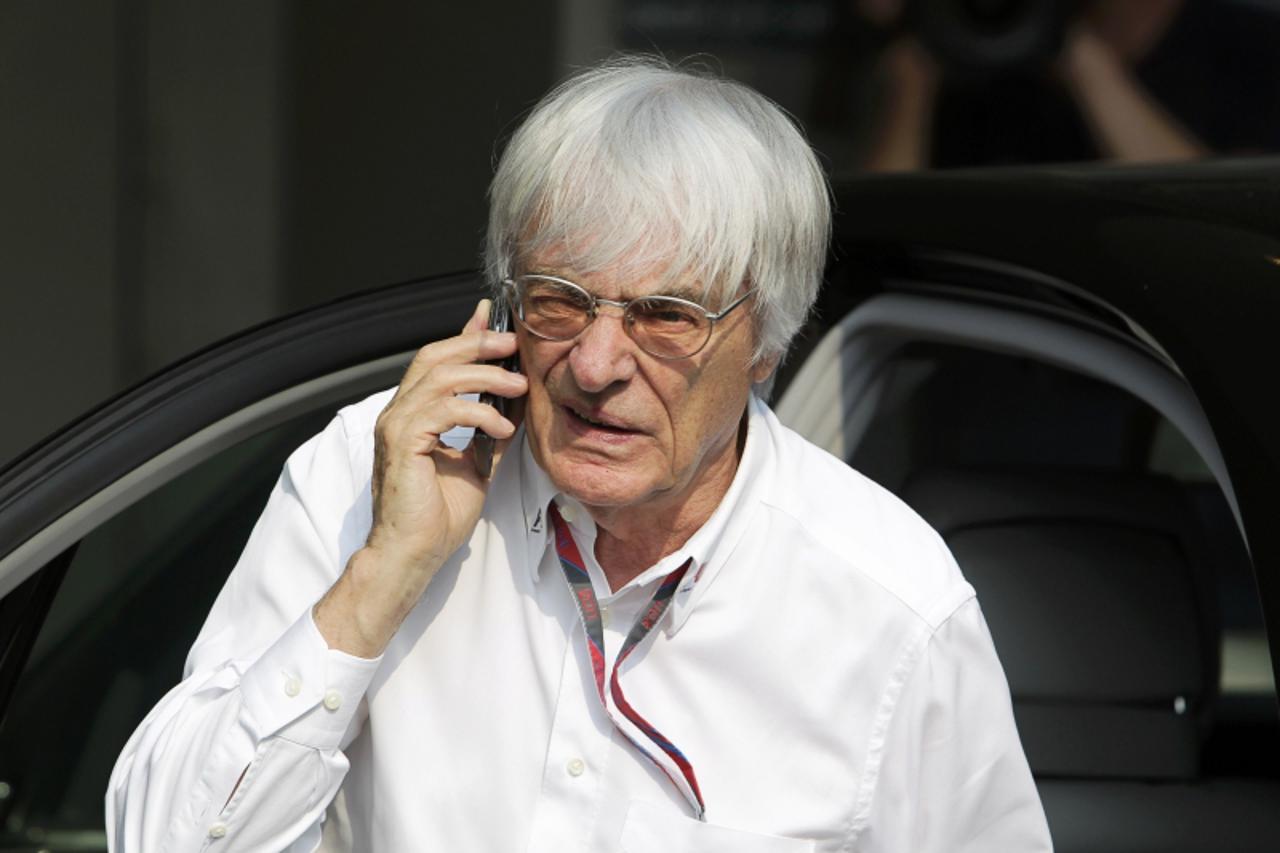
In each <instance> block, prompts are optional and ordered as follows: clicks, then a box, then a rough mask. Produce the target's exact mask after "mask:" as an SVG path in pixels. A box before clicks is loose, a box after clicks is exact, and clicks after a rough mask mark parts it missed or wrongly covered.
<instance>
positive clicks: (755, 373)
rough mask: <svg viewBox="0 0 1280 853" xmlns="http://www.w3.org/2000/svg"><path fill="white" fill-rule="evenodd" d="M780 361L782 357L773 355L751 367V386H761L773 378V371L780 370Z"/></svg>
mask: <svg viewBox="0 0 1280 853" xmlns="http://www.w3.org/2000/svg"><path fill="white" fill-rule="evenodd" d="M780 359H781V356H777V355H773V356H769V357H768V358H766V359H761V360H760V361H758V362H756V363H755V364H753V365H751V384H752V385H759V384H760V383H761V382H763V381H765V380H766V379H768V378H769V377H770V376H772V375H773V371H775V370H777V369H778V361H779V360H780Z"/></svg>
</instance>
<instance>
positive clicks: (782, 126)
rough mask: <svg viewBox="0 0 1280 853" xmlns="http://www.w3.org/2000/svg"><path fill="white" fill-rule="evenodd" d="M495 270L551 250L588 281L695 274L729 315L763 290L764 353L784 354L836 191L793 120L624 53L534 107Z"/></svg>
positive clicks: (816, 277)
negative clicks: (598, 275) (733, 303)
mask: <svg viewBox="0 0 1280 853" xmlns="http://www.w3.org/2000/svg"><path fill="white" fill-rule="evenodd" d="M489 204H490V207H489V231H488V238H487V244H486V249H485V267H486V275H487V276H488V279H489V282H490V284H491V285H493V286H495V287H496V286H497V285H498V284H499V283H500V282H501V281H502V280H503V279H505V278H507V277H509V276H511V275H512V274H514V273H516V272H518V271H519V267H520V262H521V260H524V259H528V258H530V257H532V256H534V255H538V256H544V255H545V253H548V252H549V253H554V255H555V256H556V257H558V258H561V259H563V260H564V262H565V264H566V265H567V266H569V267H570V268H572V269H573V270H575V271H576V272H578V273H580V274H590V273H594V272H598V271H602V270H610V271H615V272H621V273H622V274H626V273H641V272H650V271H654V270H658V271H660V272H661V274H662V275H664V276H669V277H672V278H675V277H680V276H689V277H692V278H693V279H694V280H695V281H697V282H700V283H701V286H702V298H703V300H704V301H706V304H707V307H708V308H709V309H710V310H713V311H714V310H717V309H719V308H720V307H722V306H723V305H725V304H727V303H728V301H729V300H730V299H731V298H732V297H733V295H734V294H735V293H737V292H740V290H741V288H742V287H743V285H744V284H745V285H747V286H750V287H751V288H753V289H754V293H755V297H754V298H753V299H751V300H749V301H748V303H747V304H748V305H751V306H752V310H753V312H754V317H755V323H756V331H757V345H756V351H755V354H754V358H755V359H756V361H760V360H764V359H774V358H781V356H782V355H783V354H784V353H785V352H786V350H787V347H788V345H789V344H790V342H791V339H792V337H794V335H795V333H796V332H797V331H798V330H799V329H800V326H801V325H802V324H803V323H804V320H805V317H806V316H807V315H808V313H809V309H810V308H811V307H812V306H813V302H814V300H815V299H816V297H817V293H818V286H819V284H820V283H821V278H822V269H823V264H824V262H825V260H826V250H827V243H828V240H829V238H830V230H831V202H830V192H829V190H828V187H827V182H826V179H825V177H824V175H823V172H822V169H821V167H820V166H819V165H818V161H817V158H816V157H815V156H814V154H813V151H812V149H810V147H809V144H808V143H807V142H806V141H805V139H804V136H803V135H802V134H801V132H800V131H799V129H798V128H797V127H796V126H795V124H794V123H793V122H792V121H791V120H790V119H789V117H788V116H787V115H786V114H785V113H784V112H783V111H782V109H781V108H780V107H778V106H777V105H776V104H774V103H773V102H772V101H770V100H769V99H767V98H765V97H764V96H763V95H761V94H760V93H758V92H756V91H754V90H753V89H750V88H748V87H746V86H744V85H742V84H740V83H737V82H734V81H732V80H726V79H724V78H721V77H716V76H713V75H711V74H710V73H706V72H702V71H692V70H688V69H684V68H677V67H674V66H672V65H671V64H670V63H669V62H667V61H666V60H664V59H661V58H658V57H651V56H624V57H621V58H616V59H612V60H609V61H607V62H605V63H603V64H601V65H598V66H596V67H593V68H590V69H587V70H586V71H583V72H581V73H579V74H577V75H575V76H573V77H571V78H570V79H569V80H567V81H566V82H564V83H562V84H561V85H560V86H559V87H557V88H556V89H555V90H553V91H552V92H551V93H549V94H548V95H547V96H546V97H544V98H543V99H542V101H541V102H539V103H538V105H537V106H536V107H535V108H534V109H533V112H532V113H531V114H530V115H529V117H528V119H526V120H525V122H524V123H523V125H522V126H521V127H520V128H519V129H518V130H517V131H516V133H515V134H514V136H512V138H511V142H510V143H509V144H508V146H507V149H506V151H505V152H504V153H503V156H502V159H501V161H500V162H499V164H498V168H497V172H496V174H495V175H494V178H493V184H492V186H491V187H490V190H489Z"/></svg>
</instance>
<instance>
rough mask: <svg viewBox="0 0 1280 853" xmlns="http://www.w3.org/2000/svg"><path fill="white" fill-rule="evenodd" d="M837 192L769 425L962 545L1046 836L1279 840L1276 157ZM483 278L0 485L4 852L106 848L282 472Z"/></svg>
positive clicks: (107, 432) (1002, 175)
mask: <svg viewBox="0 0 1280 853" xmlns="http://www.w3.org/2000/svg"><path fill="white" fill-rule="evenodd" d="M836 196H837V208H838V216H837V224H836V240H835V246H834V250H833V256H832V261H831V264H830V266H829V268H828V272H827V286H826V287H825V289H824V291H823V295H822V297H821V300H820V303H819V310H818V311H817V313H816V315H815V317H814V319H813V321H812V322H811V323H810V324H809V326H808V328H807V329H806V330H805V333H804V335H803V336H802V338H801V340H800V342H799V345H798V347H797V349H796V351H795V352H794V353H793V354H792V356H791V358H790V360H789V361H788V363H787V364H786V365H784V368H783V370H782V372H781V375H780V376H779V380H778V383H777V385H776V387H775V389H774V406H775V408H776V409H777V411H778V413H779V415H780V416H781V417H782V419H783V420H784V422H786V423H788V424H790V425H791V426H792V427H793V428H795V429H797V430H799V431H800V432H802V433H803V434H805V435H806V436H808V437H809V438H810V439H811V440H813V441H814V442H815V443H817V444H819V445H821V446H823V447H825V448H826V449H828V450H829V451H831V452H833V453H835V454H837V455H839V456H841V457H842V458H843V459H845V460H847V461H848V462H849V463H850V464H851V465H853V466H855V467H857V468H858V469H859V470H861V471H863V472H864V473H867V474H868V475H870V476H872V477H873V478H875V479H877V480H878V481H880V482H881V483H883V484H884V485H886V486H888V487H889V488H890V489H892V490H894V491H895V492H897V493H898V494H899V495H901V496H902V497H903V498H904V499H906V500H907V501H908V502H909V503H910V504H912V506H914V507H915V508H916V509H917V511H919V512H920V513H921V514H922V515H923V516H924V517H925V518H926V519H928V520H929V521H930V523H932V524H933V525H934V526H935V527H936V528H937V529H938V530H939V531H940V532H942V534H943V535H944V536H945V537H946V539H947V540H948V542H949V544H950V546H951V548H952V549H953V551H954V552H955V554H956V556H957V558H958V559H959V561H960V563H961V566H962V567H963V569H964V571H965V573H966V575H967V576H968V577H969V579H970V580H971V581H972V583H973V584H974V586H975V587H976V588H977V590H978V593H979V598H980V600H981V601H982V603H983V609H984V612H985V613H986V615H987V619H988V622H989V624H990V626H991V630H992V633H993V635H994V637H995V641H996V646H997V649H998V651H999V653H1000V655H1001V658H1002V661H1003V663H1004V665H1005V669H1006V671H1007V673H1008V676H1009V680H1010V684H1011V687H1012V690H1013V697H1014V705H1015V711H1016V714H1017V719H1018V724H1019V730H1020V733H1021V735H1022V738H1023V742H1024V745H1025V747H1026V750H1027V754H1028V757H1029V759H1030V762H1031V765H1032V768H1033V771H1034V772H1035V774H1036V777H1037V780H1038V783H1039V785H1040V790H1041V795H1042V798H1043V800H1044V804H1045V808H1046V811H1047V813H1048V816H1049V821H1050V826H1051V829H1052V831H1053V835H1054V839H1055V843H1056V846H1057V849H1059V850H1061V851H1067V853H1070V852H1071V851H1110V850H1115V851H1142V850H1151V851H1156V850H1160V851H1181V850H1186V851H1191V850H1195V851H1203V850H1215V851H1230V850H1234V851H1263V850H1273V849H1275V845H1276V842H1275V839H1276V838H1280V808H1277V806H1280V716H1278V713H1277V704H1276V691H1275V683H1276V677H1275V674H1276V669H1275V665H1274V664H1275V662H1276V661H1280V639H1278V638H1280V631H1277V630H1276V629H1275V628H1274V627H1273V629H1272V631H1271V633H1270V635H1268V633H1267V631H1266V628H1265V626H1266V625H1267V624H1270V625H1272V626H1276V625H1280V525H1277V524H1276V523H1275V521H1274V518H1275V514H1276V513H1275V507H1276V504H1275V503H1273V502H1272V498H1271V494H1270V492H1271V491H1272V490H1273V489H1275V488H1277V487H1278V486H1280V429H1278V428H1277V427H1278V425H1280V418H1278V417H1277V414H1278V413H1280V412H1278V409H1280V406H1278V405H1277V402H1276V397H1277V394H1276V392H1275V390H1274V389H1275V387H1276V381H1275V379H1274V378H1273V374H1274V372H1275V370H1276V368H1277V366H1280V360H1278V359H1277V358H1276V357H1275V355H1274V354H1272V355H1268V353H1274V351H1275V350H1276V345H1275V340H1276V338H1277V330H1276V324H1277V321H1278V320H1280V162H1277V161H1275V160H1262V161H1254V162H1240V161H1234V162H1232V161H1223V162H1220V163H1206V164H1202V165H1197V166H1192V167H1187V166H1180V167H1177V168H1173V167H1167V168H1161V167H1144V168H1108V169H1099V168H1089V167H1070V168H1065V167H1064V168H1057V169H1034V170H999V171H971V172H944V173H934V174H920V175H914V176H894V177H878V178H860V179H856V180H853V181H849V182H846V183H841V184H839V185H838V186H837V187H836ZM480 292H481V283H480V280H479V277H478V275H477V274H476V273H471V272H468V273H459V274H453V275H444V276H439V277H435V278H430V279H424V280H421V281H414V282H409V283H406V284H402V285H397V286H394V287H389V288H385V289H381V290H376V291H372V292H369V293H365V294H362V295H359V296H355V297H351V298H348V299H344V300H341V301H338V302H334V303H331V304H328V305H324V306H321V307H319V308H315V309H313V310H309V311H306V312H303V313H300V314H295V315H293V316H289V317H285V318H282V319H280V320H277V321H274V322H272V323H268V324H265V325H263V326H259V327H257V328H255V329H251V330H249V331H247V332H245V333H243V334H242V335H239V336H237V337H235V338H232V339H230V340H227V341H224V342H222V343H220V344H217V345H215V346H213V347H210V348H208V349H206V350H204V351H201V352H199V353H197V354H195V355H193V356H191V357H189V358H188V359H186V360H184V361H182V362H180V363H178V364H176V365H174V366H173V367H172V368H170V369H169V370H166V371H164V372H162V373H160V374H157V375H156V376H154V377H152V378H151V379H149V380H147V381H146V382H144V383H142V384H141V385H139V386H137V387H135V388H133V389H131V390H130V391H128V392H126V393H124V394H122V395H120V396H118V397H116V398H115V399H113V400H111V401H109V402H107V403H106V404H104V405H103V406H101V407H100V408H98V409H96V410H95V411H93V412H91V413H90V414H88V415H86V416H84V417H83V418H81V419H79V420H78V421H76V422H74V423H72V424H70V425H69V426H67V427H66V428H65V429H63V430H61V431H60V432H58V433H57V434H55V435H53V436H51V437H50V438H48V439H47V440H46V441H44V442H43V443H41V444H40V445H38V446H37V447H35V448H32V449H31V450H30V451H29V452H27V453H26V454H25V455H23V456H22V457H20V458H19V459H17V460H16V461H15V462H13V463H12V464H10V465H9V466H7V467H6V468H5V469H4V470H3V471H0V596H3V599H2V600H0V643H2V645H0V655H2V657H0V708H3V712H4V714H5V716H4V720H3V723H2V724H0V726H2V727H0V849H30V850H101V849H104V848H105V844H106V842H105V833H104V831H103V827H102V821H103V795H104V792H105V789H106V784H107V778H108V775H109V773H110V770H111V766H112V764H113V762H114V760H115V757H116V755H117V754H118V753H119V751H120V749H121V748H122V746H123V745H124V743H125V741H126V739H127V738H128V736H129V734H130V733H131V732H132V730H133V728H134V727H135V726H136V725H137V724H138V722H139V721H140V719H141V718H142V717H143V715H145V714H146V712H147V711H148V710H149V709H150V708H151V706H152V705H153V704H154V703H155V702H156V701H157V700H158V699H159V698H160V697H161V696H162V695H163V694H164V693H165V691H166V690H168V689H169V688H170V687H171V686H172V685H174V684H175V683H176V682H177V681H178V680H179V678H180V674H181V668H182V662H183V658H184V656H185V654H186V651H187V648H188V646H189V644H190V643H191V641H192V640H193V639H194V637H195V635H196V632H197V630H198V628H199V626H200V623H201V621H202V620H203V618H204V616H205V614H206V612H207V611H208V608H209V606H210V604H211V603H212V601H213V598H214V596H215V594H216V593H217V591H218V589H219V588H220V587H221V585H222V583H223V581H224V580H225V578H226V576H227V573H228V572H229V571H230V569H231V567H232V565H233V564H234V562H235V559H236V557H237V555H238V553H239V550H240V548H241V547H242V545H243V544H244V542H245V539H246V538H247V536H248V532H249V529H250V527H251V526H252V524H253V522H254V520H255V518H256V517H257V514H258V512H259V511H260V509H261V507H262V505H263V503H264V501H265V499H266V495H267V493H268V491H269V490H270V488H271V486H272V484H273V483H274V481H275V479H276V477H277V476H278V473H279V470H280V466H281V464H282V462H283V460H284V458H285V456H286V455H287V454H288V453H289V451H291V450H292V449H293V448H294V447H296V446H297V445H298V444H300V443H301V442H302V441H303V440H305V439H306V438H307V437H308V436H310V435H311V434H313V433H315V432H317V431H318V430H319V429H321V427H322V426H323V425H324V424H325V423H326V422H327V421H328V420H329V418H330V417H331V416H332V413H333V412H334V411H335V410H336V409H337V408H338V407H339V406H340V405H342V404H344V403H346V402H348V401H352V400H356V399H359V398H361V397H363V396H366V395H368V394H370V393H371V392H373V391H375V390H378V389H381V388H384V387H388V386H390V385H393V384H395V382H396V381H397V380H398V377H399V374H400V372H401V370H402V369H403V367H404V365H405V363H406V362H407V360H408V359H409V357H410V356H411V355H412V353H413V352H414V351H415V350H416V349H417V348H418V347H420V346H421V345H423V344H424V343H426V342H428V341H431V340H434V339H437V338H440V337H444V336H448V335H451V334H454V333H455V331H456V330H457V329H458V328H460V327H461V325H462V323H463V321H464V320H465V319H466V317H467V316H468V314H469V312H470V311H471V309H472V307H473V305H474V301H475V299H476V298H477V297H478V295H479V294H480ZM839 641H840V639H839V638H838V637H833V638H832V642H839Z"/></svg>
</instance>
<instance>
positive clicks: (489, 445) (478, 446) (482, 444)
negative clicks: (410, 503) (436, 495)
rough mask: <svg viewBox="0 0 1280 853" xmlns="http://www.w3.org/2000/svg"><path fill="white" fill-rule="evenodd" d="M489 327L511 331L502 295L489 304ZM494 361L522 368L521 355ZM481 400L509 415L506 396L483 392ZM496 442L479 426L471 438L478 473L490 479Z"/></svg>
mask: <svg viewBox="0 0 1280 853" xmlns="http://www.w3.org/2000/svg"><path fill="white" fill-rule="evenodd" d="M489 329H490V330H492V331H495V332H509V331H511V306H510V305H509V304H508V303H507V300H506V299H504V298H502V297H499V298H497V299H495V300H493V302H491V303H490V304H489ZM494 363H495V364H497V365H498V366H499V367H502V368H505V369H506V370H511V371H518V370H519V369H520V357H519V355H511V356H509V357H507V358H504V359H501V360H499V361H497V362H494ZM480 402H481V403H487V404H488V405H490V406H493V407H494V408H495V409H497V410H498V414H500V415H502V416H503V417H504V418H505V417H506V416H507V403H508V400H507V398H506V397H499V396H498V395H496V394H489V393H483V394H481V395H480ZM495 444H496V441H495V439H494V437H493V436H491V435H489V434H488V433H487V432H485V431H484V430H482V429H480V428H479V427H477V428H476V433H475V437H474V438H472V439H471V446H472V447H474V448H475V451H476V452H475V461H476V473H477V474H479V475H480V476H481V477H484V478H485V479H488V477H489V475H490V474H492V473H493V448H494V445H495Z"/></svg>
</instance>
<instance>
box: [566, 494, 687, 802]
mask: <svg viewBox="0 0 1280 853" xmlns="http://www.w3.org/2000/svg"><path fill="white" fill-rule="evenodd" d="M547 515H549V516H550V517H551V523H552V526H553V527H554V528H555V536H556V554H557V555H558V556H559V557H560V567H561V568H562V569H564V577H565V580H566V581H568V582H569V589H570V590H571V591H572V592H573V598H574V600H575V601H576V602H577V603H578V612H579V613H580V614H581V615H582V627H583V629H584V633H585V634H586V637H587V651H588V653H589V654H590V655H591V670H592V672H593V673H594V674H595V678H596V692H597V693H599V695H600V704H601V705H602V706H604V710H605V713H607V714H608V715H609V719H611V720H612V721H613V725H614V727H615V728H617V729H618V731H620V732H622V734H623V735H624V736H625V737H626V738H627V740H629V741H631V743H632V745H633V746H635V748H636V749H638V750H640V752H641V753H643V754H644V756H645V757H646V758H648V759H649V760H650V761H651V762H653V764H654V765H655V766H656V767H657V768H658V769H659V770H661V771H662V772H663V773H665V774H666V776H667V778H668V779H670V780H671V781H672V783H673V784H675V786H676V787H677V788H679V789H680V793H681V794H683V795H684V797H685V799H686V800H688V801H689V805H690V806H692V807H693V812H694V817H696V818H698V820H705V819H706V818H705V817H704V815H705V812H706V806H705V805H704V804H703V802H702V792H701V791H700V790H699V789H698V780H697V778H696V777H695V776H694V775H693V765H692V764H690V763H689V759H687V758H685V757H684V753H682V752H681V751H680V750H679V749H677V748H676V746H675V744H673V743H672V742H671V741H669V740H667V738H666V737H664V736H663V734H662V732H660V731H658V730H657V729H656V728H654V727H653V726H652V725H651V724H650V723H649V721H648V720H646V719H645V718H644V717H642V716H640V714H639V713H638V712H637V711H636V709H635V708H633V707H631V703H629V702H628V701H627V698H626V697H625V696H623V695H622V685H621V684H619V683H618V669H619V668H620V667H621V666H622V662H623V661H624V660H626V659H627V656H628V655H630V654H631V652H632V650H633V649H635V647H636V646H637V645H639V644H640V641H641V640H643V639H644V638H645V637H647V636H648V635H649V632H650V631H652V630H653V628H654V626H655V625H657V624H658V622H659V621H661V619H662V614H663V613H666V612H667V606H668V605H669V604H670V603H671V596H672V595H674V594H675V591H676V587H677V586H679V585H680V579H681V578H683V577H684V574H685V572H687V571H688V570H689V566H690V564H692V563H693V558H692V557H690V558H689V559H688V560H686V561H685V562H684V565H682V566H681V567H680V568H678V569H676V570H675V571H673V572H672V573H671V574H669V575H667V576H666V577H665V578H663V579H662V583H660V584H659V585H658V591H657V592H655V593H654V594H653V598H652V600H650V602H649V606H648V607H646V608H645V610H644V613H643V614H642V615H641V616H640V618H639V620H637V621H636V624H634V625H632V626H631V631H630V633H628V634H627V639H626V640H625V641H624V642H623V644H622V648H621V650H619V652H618V659H617V660H615V661H614V662H613V672H612V674H611V675H610V676H609V695H611V696H612V697H613V703H614V705H616V706H617V708H618V710H619V711H620V712H621V713H622V715H623V716H624V717H626V718H627V719H628V720H630V721H631V723H632V724H633V725H634V726H635V727H636V728H637V729H639V730H640V731H641V732H642V733H643V734H644V736H645V737H647V738H648V739H649V740H650V741H652V742H653V744H654V745H655V746H657V747H658V748H659V749H660V750H661V751H662V753H663V754H664V755H665V756H666V757H667V758H668V759H669V760H670V761H671V763H672V764H674V765H675V768H676V769H678V770H679V775H677V774H676V773H674V772H672V769H671V768H670V767H668V765H667V764H666V763H664V762H663V761H661V760H660V759H659V758H658V757H657V756H655V755H654V754H653V753H652V752H651V751H650V750H648V749H646V748H645V747H644V745H643V744H641V743H640V742H639V741H638V740H637V739H636V738H634V737H632V736H631V735H630V734H629V733H628V732H627V730H626V729H624V728H623V727H622V726H620V725H619V724H618V720H617V718H616V717H615V716H614V713H613V711H612V710H611V709H610V708H609V702H608V700H607V699H606V698H605V690H604V624H603V622H602V621H601V618H600V604H599V602H598V601H597V600H596V593H595V590H594V589H592V587H591V578H590V576H589V575H588V574H587V570H586V568H584V563H583V561H582V553H581V552H580V551H579V550H578V543H577V542H575V541H574V540H573V533H572V532H570V530H569V525H568V524H566V523H565V520H564V519H563V518H561V517H560V511H559V510H558V509H557V508H556V505H555V501H552V502H551V505H550V506H549V507H547Z"/></svg>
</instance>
